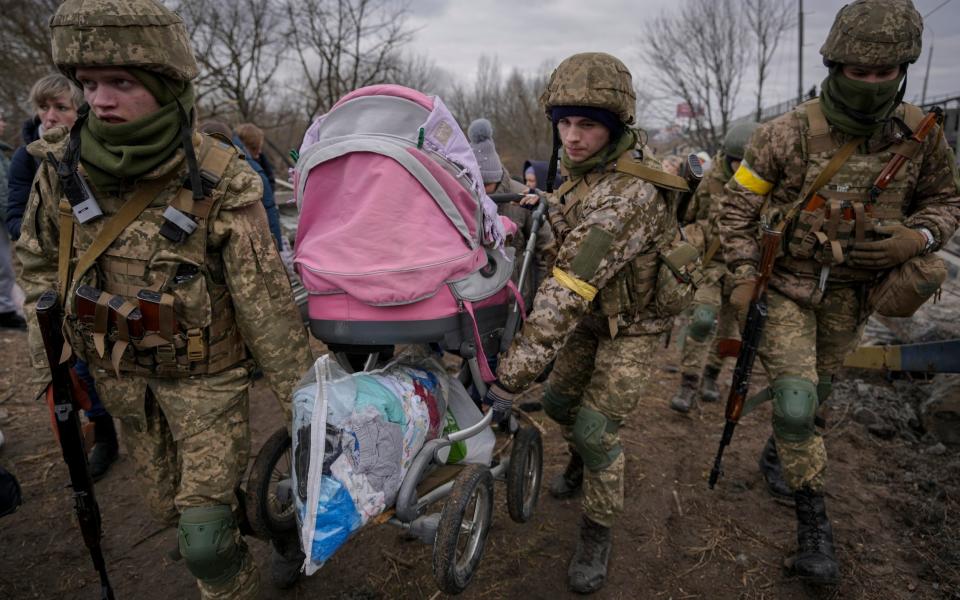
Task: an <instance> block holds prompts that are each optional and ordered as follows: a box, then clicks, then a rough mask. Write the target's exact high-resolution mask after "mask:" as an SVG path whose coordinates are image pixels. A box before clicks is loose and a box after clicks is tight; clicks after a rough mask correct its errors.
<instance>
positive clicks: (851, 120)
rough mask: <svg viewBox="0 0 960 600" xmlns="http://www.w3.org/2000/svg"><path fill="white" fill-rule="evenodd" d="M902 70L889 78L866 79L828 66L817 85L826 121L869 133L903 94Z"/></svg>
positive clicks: (858, 133)
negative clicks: (881, 79)
mask: <svg viewBox="0 0 960 600" xmlns="http://www.w3.org/2000/svg"><path fill="white" fill-rule="evenodd" d="M904 77H906V72H905V71H904V72H903V73H901V74H900V76H899V77H897V78H896V79H893V80H890V81H883V82H880V83H868V82H866V81H857V80H854V79H849V78H847V77H844V76H843V74H842V73H841V72H840V70H839V69H831V70H830V74H829V75H828V76H827V78H826V79H824V80H823V85H822V86H821V88H820V105H821V106H822V107H823V114H824V116H826V117H827V120H828V121H830V124H831V125H833V126H834V127H836V128H837V129H839V130H840V131H843V132H844V133H848V134H850V135H855V136H864V137H869V136H870V135H871V134H873V132H875V131H876V130H877V129H879V128H880V126H881V125H883V122H884V121H885V120H886V119H887V118H888V117H889V116H890V115H891V114H892V113H893V111H894V109H895V108H896V107H897V105H898V104H900V100H901V99H902V98H903V96H902V94H901V90H900V84H901V82H902V81H903V79H904Z"/></svg>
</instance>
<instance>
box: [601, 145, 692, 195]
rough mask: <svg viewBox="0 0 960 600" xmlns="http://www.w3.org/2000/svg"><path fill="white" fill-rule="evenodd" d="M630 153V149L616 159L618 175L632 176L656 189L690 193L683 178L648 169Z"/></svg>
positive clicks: (651, 168)
mask: <svg viewBox="0 0 960 600" xmlns="http://www.w3.org/2000/svg"><path fill="white" fill-rule="evenodd" d="M631 153H632V149H631V150H630V151H627V153H625V154H624V155H622V156H620V158H618V159H617V166H616V169H615V170H616V171H617V172H618V173H626V174H627V175H632V176H634V177H637V178H638V179H643V180H644V181H647V182H649V183H652V184H653V185H655V186H657V187H660V188H666V189H668V190H670V191H674V192H687V191H690V186H689V185H687V180H686V179H684V178H683V177H680V176H679V175H673V174H671V173H667V172H666V171H661V170H660V169H654V168H653V167H648V166H647V165H645V164H643V163H642V162H640V161H639V160H636V159H635V158H634V157H633V156H632V154H631Z"/></svg>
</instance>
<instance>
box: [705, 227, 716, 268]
mask: <svg viewBox="0 0 960 600" xmlns="http://www.w3.org/2000/svg"><path fill="white" fill-rule="evenodd" d="M719 249H720V236H719V235H718V236H716V237H715V238H713V240H711V241H710V245H709V246H708V247H707V252H706V254H704V255H703V266H707V265H709V264H710V261H711V260H713V257H714V255H715V254H716V253H717V250H719Z"/></svg>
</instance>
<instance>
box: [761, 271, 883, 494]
mask: <svg viewBox="0 0 960 600" xmlns="http://www.w3.org/2000/svg"><path fill="white" fill-rule="evenodd" d="M767 297H768V309H769V312H768V318H767V324H766V327H765V328H764V332H763V339H762V340H761V341H760V348H759V356H760V360H761V362H762V363H763V366H764V368H765V369H766V372H767V377H768V378H769V379H770V381H771V382H772V381H774V380H775V379H777V378H780V377H802V378H804V379H807V380H809V381H811V382H813V383H814V384H816V383H818V382H819V381H820V378H822V377H832V376H833V375H835V374H836V373H837V372H838V371H839V370H840V367H841V366H842V365H843V359H844V357H846V355H847V354H848V353H850V352H851V351H852V350H854V349H855V348H856V347H857V344H858V343H859V341H860V337H861V336H862V335H863V328H864V326H865V325H866V318H865V317H866V315H862V314H861V313H862V310H861V306H860V301H859V298H858V297H857V293H856V290H855V289H854V288H838V289H832V290H828V291H827V293H826V294H825V296H824V298H823V301H822V302H821V303H820V304H819V305H818V306H816V307H814V308H802V307H800V306H799V305H798V304H797V303H796V302H794V301H793V300H790V299H789V298H787V297H786V296H784V295H782V294H780V293H778V292H777V291H775V290H770V291H769V292H768V294H767ZM774 437H776V438H777V439H776V441H777V451H778V453H779V455H780V462H781V463H782V465H783V476H784V479H785V480H786V482H787V484H788V485H789V486H790V487H791V488H792V489H795V490H796V489H799V488H802V487H804V486H808V487H810V489H812V490H813V491H821V490H823V486H824V476H825V472H826V468H827V451H826V448H825V447H824V444H823V438H822V437H821V435H820V433H819V432H815V433H814V434H813V435H812V436H811V437H810V438H809V439H807V440H805V441H802V442H789V441H787V440H784V439H781V438H780V437H779V436H776V434H775V436H774Z"/></svg>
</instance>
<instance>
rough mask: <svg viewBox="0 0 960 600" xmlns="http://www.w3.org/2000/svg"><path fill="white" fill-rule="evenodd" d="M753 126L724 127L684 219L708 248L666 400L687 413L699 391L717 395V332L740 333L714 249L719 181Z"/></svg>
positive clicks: (706, 397)
mask: <svg viewBox="0 0 960 600" xmlns="http://www.w3.org/2000/svg"><path fill="white" fill-rule="evenodd" d="M756 128H757V124H756V123H743V124H740V125H736V126H734V127H732V128H731V129H730V131H728V132H727V135H726V136H725V137H724V138H723V147H722V149H721V150H720V152H718V153H717V156H716V157H715V158H714V160H713V167H712V168H711V169H710V171H709V172H708V173H707V175H706V177H704V179H703V181H701V182H700V185H699V186H697V191H696V192H695V193H694V195H693V198H692V199H691V201H690V205H689V206H688V207H687V214H686V215H684V217H685V218H684V221H685V222H687V223H691V224H692V225H693V226H694V227H697V228H699V230H700V233H701V234H702V236H703V238H704V243H705V245H706V247H707V253H706V255H705V256H704V264H705V265H706V266H705V268H704V281H703V283H702V284H701V285H700V286H699V287H698V288H697V294H696V296H695V297H694V300H693V303H694V305H693V311H692V312H691V314H690V322H689V323H688V324H687V328H686V336H685V337H684V339H683V351H682V353H681V360H680V389H679V390H678V391H677V395H676V396H674V397H673V398H672V399H671V400H670V408H672V409H673V410H675V411H678V412H682V413H686V412H689V411H690V409H691V408H693V407H694V406H695V405H696V403H697V399H696V396H697V393H698V391H699V394H700V397H701V398H702V399H703V401H704V402H716V401H717V400H718V399H719V398H720V390H719V389H717V376H718V375H719V374H720V369H721V368H722V367H723V359H721V358H720V357H719V356H718V355H717V351H716V347H715V346H716V345H715V344H714V341H715V340H716V338H717V337H720V338H721V339H723V338H734V339H737V338H739V337H740V332H739V328H738V327H737V314H736V311H734V310H733V308H732V307H731V306H730V302H729V299H730V292H731V291H732V290H733V285H732V282H731V281H730V279H729V277H726V276H725V274H726V272H727V267H726V265H725V264H724V263H723V254H722V253H721V252H718V250H719V248H720V237H719V235H718V233H717V217H718V216H719V214H720V201H721V200H722V199H723V186H724V184H726V183H727V181H729V180H730V178H731V177H733V172H734V171H736V170H737V168H739V166H740V161H741V160H742V159H743V149H744V148H745V147H746V145H747V140H749V139H750V135H751V134H752V133H753V131H754V129H756ZM688 227H689V226H688ZM701 371H702V372H703V377H702V379H701V376H700V373H701Z"/></svg>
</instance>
